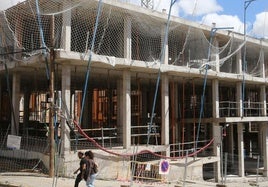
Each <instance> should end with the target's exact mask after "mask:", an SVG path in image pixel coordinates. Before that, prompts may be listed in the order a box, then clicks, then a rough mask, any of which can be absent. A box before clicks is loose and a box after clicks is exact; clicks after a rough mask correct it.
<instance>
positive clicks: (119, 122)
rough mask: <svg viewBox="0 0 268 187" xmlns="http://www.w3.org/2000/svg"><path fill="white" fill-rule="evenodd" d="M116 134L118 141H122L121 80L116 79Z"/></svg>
mask: <svg viewBox="0 0 268 187" xmlns="http://www.w3.org/2000/svg"><path fill="white" fill-rule="evenodd" d="M116 86H117V106H118V107H117V134H118V135H119V136H118V139H119V142H123V134H124V133H123V124H124V123H123V115H124V111H123V110H122V108H123V102H122V101H123V80H122V79H119V80H117V85H116Z"/></svg>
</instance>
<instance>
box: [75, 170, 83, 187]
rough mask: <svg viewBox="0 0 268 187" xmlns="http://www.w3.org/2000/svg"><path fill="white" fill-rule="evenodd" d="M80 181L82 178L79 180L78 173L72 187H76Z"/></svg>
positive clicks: (79, 175)
mask: <svg viewBox="0 0 268 187" xmlns="http://www.w3.org/2000/svg"><path fill="white" fill-rule="evenodd" d="M81 180H82V178H81V173H79V174H78V175H77V176H76V179H75V183H74V187H78V185H79V182H80V181H81Z"/></svg>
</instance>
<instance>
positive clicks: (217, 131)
mask: <svg viewBox="0 0 268 187" xmlns="http://www.w3.org/2000/svg"><path fill="white" fill-rule="evenodd" d="M213 137H214V142H213V154H214V155H215V156H216V157H218V158H219V160H218V162H216V163H215V164H214V174H215V175H214V178H215V180H216V182H219V181H220V180H221V161H220V156H221V155H220V154H221V143H222V142H221V126H219V124H218V123H213Z"/></svg>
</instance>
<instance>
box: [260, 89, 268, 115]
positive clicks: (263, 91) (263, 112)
mask: <svg viewBox="0 0 268 187" xmlns="http://www.w3.org/2000/svg"><path fill="white" fill-rule="evenodd" d="M260 89H261V90H260V92H261V94H260V101H261V103H262V106H261V115H262V116H266V115H267V111H266V110H267V106H266V104H267V103H266V87H265V85H261V88H260Z"/></svg>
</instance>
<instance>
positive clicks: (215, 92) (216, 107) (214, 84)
mask: <svg viewBox="0 0 268 187" xmlns="http://www.w3.org/2000/svg"><path fill="white" fill-rule="evenodd" d="M212 102H213V103H212V105H213V118H219V117H220V114H219V80H217V79H214V80H213V81H212Z"/></svg>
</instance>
